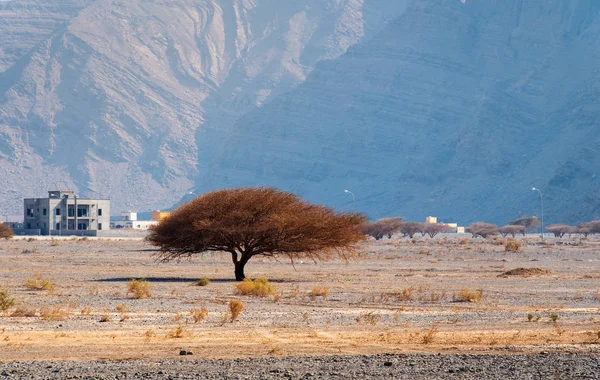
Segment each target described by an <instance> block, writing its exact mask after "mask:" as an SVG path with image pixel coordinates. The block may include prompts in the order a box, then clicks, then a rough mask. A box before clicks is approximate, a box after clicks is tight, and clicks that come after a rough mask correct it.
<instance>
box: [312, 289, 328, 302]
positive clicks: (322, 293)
mask: <svg viewBox="0 0 600 380" xmlns="http://www.w3.org/2000/svg"><path fill="white" fill-rule="evenodd" d="M308 295H309V297H310V299H311V300H313V301H314V299H315V298H317V297H322V298H323V299H325V298H327V296H328V295H329V289H328V288H326V287H324V286H316V287H314V288H313V289H312V290H311V291H310V293H308Z"/></svg>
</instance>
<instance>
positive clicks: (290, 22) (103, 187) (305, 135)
mask: <svg viewBox="0 0 600 380" xmlns="http://www.w3.org/2000/svg"><path fill="white" fill-rule="evenodd" d="M599 10H600V3H598V2H597V1H595V0H569V1H564V0H527V1H526V0H487V1H475V0H298V1H294V2H283V1H277V0H252V1H251V0H182V1H169V0H162V1H159V0H128V1H118V0H113V1H109V0H96V1H92V0H79V1H78V0H59V1H52V2H50V1H48V0H12V1H8V2H7V1H3V2H0V35H1V36H8V38H2V39H0V176H1V177H2V178H3V179H4V183H5V185H3V186H2V187H0V209H8V210H14V211H15V212H18V210H20V208H21V203H20V200H21V198H22V197H23V196H32V195H43V194H44V192H45V191H46V189H48V188H55V187H60V188H63V187H68V188H74V189H75V190H77V191H78V192H79V193H80V194H81V195H87V196H109V197H111V198H112V199H113V201H114V205H113V212H115V213H118V212H119V211H121V210H122V209H138V210H143V209H156V208H165V207H167V206H169V205H171V204H173V203H175V201H176V200H177V199H179V198H181V197H182V196H183V195H184V194H186V193H187V192H189V191H190V190H192V191H194V192H196V193H200V192H204V191H208V190H212V189H214V188H219V187H231V186H239V185H271V186H277V187H280V188H283V189H286V190H290V191H294V192H296V193H298V194H300V195H302V196H304V197H306V198H308V199H310V200H313V201H317V202H323V203H326V204H329V205H332V206H335V207H339V208H343V209H351V208H352V207H353V203H352V198H351V197H350V196H349V194H345V193H344V192H343V190H344V189H350V190H351V191H352V192H353V193H354V194H355V197H356V203H355V205H354V207H355V208H356V209H357V210H364V211H366V212H367V213H369V215H370V216H372V217H379V216H389V215H404V216H406V217H407V218H410V219H423V218H424V217H425V216H426V215H427V214H432V215H437V216H439V217H440V218H441V219H443V220H448V221H450V220H452V221H458V222H459V223H464V224H466V223H469V222H471V221H475V220H488V221H494V222H497V223H505V222H506V221H508V220H510V219H512V218H514V217H515V216H517V215H518V214H521V213H522V214H538V213H539V199H538V198H537V194H535V193H532V192H531V190H530V189H531V187H533V186H535V187H538V188H541V189H542V190H543V191H544V195H545V208H546V220H547V221H548V222H551V221H564V222H578V221H582V220H586V219H591V218H598V217H600V190H598V188H599V186H598V185H599V184H600V183H599V179H598V176H597V172H598V167H599V164H600V154H599V153H598V152H599V151H600V134H599V133H598V128H597V127H596V125H595V123H596V121H595V120H596V119H597V115H598V114H599V112H598V111H599V110H598V105H597V102H596V98H597V96H598V95H597V94H598V85H599V82H598V80H599V72H598V69H597V67H598V63H599V59H598V58H599V57H598V54H599V53H598V52H599V51H600V50H599V49H598V44H599V37H600V19H599Z"/></svg>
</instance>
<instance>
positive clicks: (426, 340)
mask: <svg viewBox="0 0 600 380" xmlns="http://www.w3.org/2000/svg"><path fill="white" fill-rule="evenodd" d="M437 333H438V328H437V327H435V326H434V327H432V328H430V329H429V330H427V331H426V332H425V333H424V334H423V341H422V342H423V344H430V343H433V341H434V339H435V336H436V335H437Z"/></svg>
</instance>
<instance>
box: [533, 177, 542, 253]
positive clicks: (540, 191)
mask: <svg viewBox="0 0 600 380" xmlns="http://www.w3.org/2000/svg"><path fill="white" fill-rule="evenodd" d="M531 191H537V192H539V193H540V205H541V207H542V243H543V242H544V195H543V194H542V190H540V189H536V188H535V187H532V188H531Z"/></svg>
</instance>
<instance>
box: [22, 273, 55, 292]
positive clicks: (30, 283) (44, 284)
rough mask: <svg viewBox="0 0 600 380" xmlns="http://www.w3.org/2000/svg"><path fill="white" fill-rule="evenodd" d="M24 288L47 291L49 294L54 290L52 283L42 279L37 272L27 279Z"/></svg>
mask: <svg viewBox="0 0 600 380" xmlns="http://www.w3.org/2000/svg"><path fill="white" fill-rule="evenodd" d="M25 287H26V288H27V289H28V290H47V291H49V292H52V291H54V289H55V288H56V286H55V285H54V284H53V283H52V281H50V280H48V279H46V278H44V277H42V275H41V274H40V273H39V272H34V273H33V276H32V277H30V278H28V279H27V281H26V282H25Z"/></svg>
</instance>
